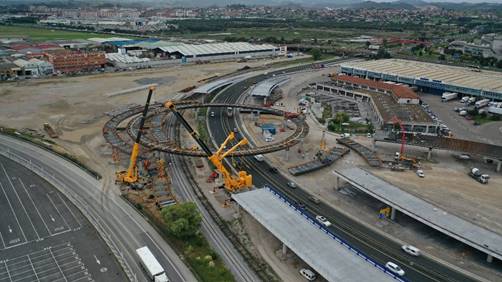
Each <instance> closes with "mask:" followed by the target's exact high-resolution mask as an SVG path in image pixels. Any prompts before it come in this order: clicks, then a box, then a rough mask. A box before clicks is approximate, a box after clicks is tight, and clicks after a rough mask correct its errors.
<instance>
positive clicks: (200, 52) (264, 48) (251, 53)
mask: <svg viewBox="0 0 502 282" xmlns="http://www.w3.org/2000/svg"><path fill="white" fill-rule="evenodd" d="M123 47H124V48H125V49H126V50H127V52H128V53H129V52H131V51H133V52H135V53H136V54H137V53H138V52H143V53H150V54H151V55H153V56H155V57H159V58H167V59H185V60H187V62H188V61H190V60H193V61H195V60H221V59H238V58H247V57H249V58H256V57H271V56H277V55H279V54H280V53H281V52H280V48H279V47H276V46H273V45H270V44H260V45H257V44H251V43H247V42H224V43H207V44H185V43H177V42H166V41H158V42H140V43H137V44H131V45H125V46H123Z"/></svg>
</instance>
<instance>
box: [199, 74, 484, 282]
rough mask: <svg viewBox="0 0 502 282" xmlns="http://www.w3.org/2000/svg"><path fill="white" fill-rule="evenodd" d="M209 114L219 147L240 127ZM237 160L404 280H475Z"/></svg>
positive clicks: (223, 97) (234, 96)
mask: <svg viewBox="0 0 502 282" xmlns="http://www.w3.org/2000/svg"><path fill="white" fill-rule="evenodd" d="M273 74H274V73H273V72H272V73H269V74H268V75H261V76H256V77H253V78H249V79H247V80H245V81H242V82H240V83H237V84H235V85H232V86H230V87H229V88H227V89H225V90H224V91H222V92H221V93H220V94H219V95H218V96H216V98H215V99H214V102H218V103H237V102H238V101H239V97H240V96H241V94H242V93H243V92H244V91H245V90H246V89H247V88H249V87H250V86H251V85H253V84H254V83H256V82H257V81H260V80H262V79H265V78H267V77H270V76H272V75H273ZM210 111H214V112H215V117H212V118H209V119H208V127H209V131H210V134H211V136H212V137H213V140H214V142H215V143H216V144H221V143H222V142H223V141H224V139H225V138H226V136H227V135H228V133H229V132H230V131H231V130H232V129H233V128H235V127H239V124H238V123H237V122H236V121H235V119H234V118H231V119H229V118H227V117H226V116H225V111H222V110H221V109H217V108H215V109H210ZM241 132H242V131H241ZM239 159H240V161H241V163H242V164H243V166H244V168H243V169H245V170H247V171H248V172H249V173H250V174H251V175H253V181H254V185H255V186H257V187H262V186H265V185H270V186H272V187H275V188H276V189H278V190H279V191H281V192H282V193H284V194H285V195H287V196H288V197H289V198H290V200H291V201H293V202H301V203H303V204H305V206H306V209H307V211H308V212H310V213H312V214H314V215H316V214H322V215H324V216H326V217H327V218H328V219H329V220H330V221H331V222H332V223H333V226H332V227H330V228H331V229H332V231H334V232H335V233H336V234H338V235H339V236H340V237H341V238H343V239H345V240H346V241H348V242H349V243H350V244H351V245H352V246H354V247H356V248H358V249H359V250H361V251H363V252H364V253H365V254H366V255H368V256H369V257H371V258H372V259H373V260H375V261H377V262H379V263H380V264H385V263H386V262H387V261H394V262H396V263H398V264H399V265H401V267H403V268H404V269H405V271H406V276H405V278H406V279H409V280H410V281H459V282H461V281H462V282H464V281H476V280H475V279H473V278H471V277H469V276H467V275H466V274H465V273H462V272H459V271H457V270H455V269H452V268H450V267H448V266H446V265H443V264H441V263H439V262H437V261H435V260H434V259H432V258H430V257H427V256H421V257H417V258H415V257H411V256H409V255H406V254H405V253H404V252H402V251H401V249H400V245H399V244H398V243H397V242H395V241H394V240H391V239H389V238H388V237H386V236H383V235H382V234H381V233H378V232H375V231H374V230H372V229H370V228H367V227H366V226H365V225H364V224H361V223H359V222H357V221H355V220H353V219H352V218H350V217H348V216H346V215H345V214H344V213H341V212H339V211H337V210H336V209H334V208H333V207H331V206H329V205H327V204H325V203H321V204H320V205H315V204H313V203H312V202H311V201H309V200H308V198H309V197H310V194H309V193H307V192H306V191H304V190H303V189H294V190H293V189H290V188H289V187H288V186H287V185H286V183H287V182H288V179H287V178H285V177H284V176H282V175H281V174H272V173H270V172H269V168H270V166H269V165H268V164H266V163H258V162H257V161H256V160H255V159H254V158H253V157H242V158H239Z"/></svg>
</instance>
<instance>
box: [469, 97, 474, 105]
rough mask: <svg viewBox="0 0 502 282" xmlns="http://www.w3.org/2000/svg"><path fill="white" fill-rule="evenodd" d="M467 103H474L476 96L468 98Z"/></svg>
mask: <svg viewBox="0 0 502 282" xmlns="http://www.w3.org/2000/svg"><path fill="white" fill-rule="evenodd" d="M468 102H469V104H474V103H475V102H476V97H471V98H469V101H468Z"/></svg>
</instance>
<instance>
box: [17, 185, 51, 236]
mask: <svg viewBox="0 0 502 282" xmlns="http://www.w3.org/2000/svg"><path fill="white" fill-rule="evenodd" d="M18 180H19V182H20V183H21V185H22V186H23V188H24V191H25V192H26V194H27V195H28V198H30V201H31V203H32V204H33V206H34V207H35V210H36V211H37V214H38V216H39V217H40V219H42V222H43V223H44V226H45V228H46V229H47V232H49V235H51V231H50V230H49V227H48V226H47V223H45V220H44V218H43V217H42V214H41V213H40V211H39V210H38V208H37V205H35V202H34V201H33V198H32V197H31V196H30V193H29V192H28V189H26V185H24V182H23V180H21V178H18Z"/></svg>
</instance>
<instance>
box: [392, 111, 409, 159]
mask: <svg viewBox="0 0 502 282" xmlns="http://www.w3.org/2000/svg"><path fill="white" fill-rule="evenodd" d="M390 121H391V122H392V124H393V125H395V124H398V125H399V128H400V129H401V149H400V150H399V157H400V158H402V157H404V155H403V154H404V144H405V143H406V133H405V132H404V126H403V122H402V121H401V120H400V119H399V118H398V117H397V116H393V117H392V119H391V120H390Z"/></svg>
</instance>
